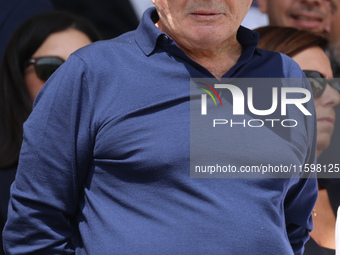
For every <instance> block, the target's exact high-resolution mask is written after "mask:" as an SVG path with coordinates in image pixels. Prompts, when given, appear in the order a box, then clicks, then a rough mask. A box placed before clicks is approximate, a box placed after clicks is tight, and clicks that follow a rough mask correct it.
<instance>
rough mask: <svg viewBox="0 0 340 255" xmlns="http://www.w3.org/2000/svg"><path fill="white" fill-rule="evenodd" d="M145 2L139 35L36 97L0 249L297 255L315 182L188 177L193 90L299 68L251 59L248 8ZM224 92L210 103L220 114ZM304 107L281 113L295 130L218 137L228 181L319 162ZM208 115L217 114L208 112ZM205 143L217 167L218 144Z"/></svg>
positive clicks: (63, 74) (102, 50)
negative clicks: (247, 172)
mask: <svg viewBox="0 0 340 255" xmlns="http://www.w3.org/2000/svg"><path fill="white" fill-rule="evenodd" d="M153 3H154V5H155V7H156V8H151V9H148V10H147V11H146V12H145V13H144V16H143V18H142V21H141V23H140V25H139V27H138V29H137V30H135V31H132V32H129V33H127V34H124V35H122V36H120V37H118V38H115V39H113V40H108V41H101V42H98V43H94V44H92V45H90V46H89V47H85V48H83V49H80V50H79V51H77V52H75V53H74V54H73V55H72V56H71V57H70V58H69V59H68V60H67V61H66V62H65V64H63V65H62V66H61V67H60V68H59V69H58V70H57V71H56V72H55V73H54V74H53V75H52V76H51V78H50V79H49V80H48V82H47V83H46V85H45V86H44V87H43V89H42V90H41V93H40V94H39V95H38V97H37V99H36V102H35V105H34V110H33V112H32V114H31V116H30V117H29V119H28V120H27V122H26V123H25V126H24V142H23V146H22V150H21V156H20V162H19V167H18V174H17V177H16V180H15V182H14V184H13V186H12V189H11V201H10V206H9V214H8V215H9V217H8V221H7V224H6V226H5V230H4V246H5V249H6V251H7V253H8V254H30V253H31V254H74V253H75V254H91V255H92V254H101V255H102V254H162V255H164V254H169V255H170V254H171V255H173V254H242V255H244V254H252V255H254V254H258V255H263V254H285V255H288V254H301V253H302V251H303V244H304V243H305V242H306V240H307V239H308V233H309V231H310V230H311V229H312V220H311V217H310V216H311V211H312V208H313V206H314V203H315V200H316V194H317V186H316V180H315V178H314V177H315V176H314V175H312V174H311V175H310V174H308V173H307V174H306V175H304V178H275V179H273V178H243V177H242V178H193V177H191V176H190V169H191V168H190V167H191V166H190V164H191V163H193V162H191V161H192V158H191V156H192V155H190V154H191V153H192V152H191V148H190V147H191V146H190V143H191V135H192V134H191V133H195V132H196V131H197V130H195V132H191V131H192V130H191V129H190V126H191V125H192V124H191V123H190V119H191V118H190V115H191V114H190V108H191V106H190V104H191V102H190V101H192V100H191V98H192V97H191V92H190V86H191V84H192V83H191V82H190V80H191V78H204V79H205V78H209V79H212V80H215V81H216V83H218V82H219V81H222V80H223V79H226V78H252V79H253V78H268V77H296V78H299V77H300V78H301V77H304V76H303V74H302V71H301V70H300V68H299V67H298V65H297V64H296V63H295V62H293V61H292V60H291V59H289V58H288V57H285V56H283V55H281V54H279V53H272V52H267V51H263V50H259V49H257V48H256V45H257V41H258V37H257V34H256V33H255V32H252V31H250V30H248V29H246V28H244V27H241V26H240V24H241V21H242V19H243V18H244V16H245V15H246V13H247V11H248V9H249V7H250V5H251V0H211V1H203V0H202V1H197V0H153ZM202 84H203V85H204V84H205V82H203V83H202ZM202 84H201V85H202ZM299 84H301V86H304V85H303V84H304V83H299ZM203 85H202V86H203ZM267 85H268V86H269V87H268V86H264V87H266V88H267V89H268V88H269V89H270V91H271V86H272V85H271V83H269V84H267ZM204 86H206V88H212V87H211V86H210V85H209V84H206V85H204ZM260 87H261V86H260ZM260 87H259V89H260ZM264 87H263V86H262V87H261V89H263V90H265V88H264ZM213 89H214V88H213ZM299 89H301V90H303V91H307V92H308V93H310V92H309V87H308V86H306V87H301V88H299ZM206 90H207V89H206ZM197 91H202V90H199V89H196V90H194V93H197ZM225 91H226V90H224V92H225ZM267 91H268V90H267ZM224 92H223V91H222V92H221V93H220V91H219V94H218V93H216V95H217V96H218V98H220V99H221V104H222V103H223V104H224V105H228V104H230V103H231V101H228V100H226V99H227V98H228V96H227V95H225V94H224ZM257 92H258V91H257ZM308 93H307V94H308ZM267 94H268V93H267ZM216 95H215V96H216ZM257 95H258V94H257ZM260 95H263V96H261V98H260V100H257V101H258V102H257V103H259V104H260V105H258V104H257V105H256V107H257V109H266V108H261V103H264V102H265V101H271V100H272V97H269V98H268V99H266V97H265V96H264V94H262V92H261V91H260ZM193 98H194V100H193V102H194V106H197V105H200V104H201V100H200V99H201V96H199V97H196V95H193ZM197 98H198V99H199V100H196V99H197ZM202 98H203V96H202ZM307 101H308V100H307ZM307 101H305V103H304V104H301V105H299V107H300V109H301V108H302V107H304V108H305V109H304V110H306V111H307V112H309V113H311V115H310V116H306V115H304V114H303V113H302V112H301V111H300V109H299V108H298V107H294V105H291V106H292V107H290V108H289V109H287V113H286V114H287V115H288V118H289V119H293V118H294V119H296V120H298V122H299V123H298V125H297V126H296V127H294V129H293V128H287V127H282V126H279V127H278V126H277V125H276V122H275V126H274V120H272V122H269V125H268V124H267V125H265V126H262V127H256V128H253V126H255V124H254V123H255V122H253V121H252V120H248V117H250V115H248V116H245V117H244V118H247V121H248V122H247V123H248V125H247V127H245V126H243V125H242V124H241V125H240V122H239V125H238V126H236V127H230V126H228V127H227V126H224V127H223V128H222V127H219V128H218V129H216V131H217V130H218V131H217V132H218V133H220V136H219V137H220V138H221V139H220V140H219V141H217V145H218V146H219V148H222V150H219V151H218V155H220V156H221V157H223V160H225V162H226V163H228V162H229V163H230V164H231V163H232V164H233V166H232V169H235V171H236V172H239V171H240V170H241V169H242V167H243V169H245V168H246V167H247V166H249V164H252V163H253V164H255V163H256V164H258V165H260V163H261V166H262V164H263V165H266V166H267V167H272V168H273V167H278V166H279V165H281V167H282V166H286V165H288V164H290V165H291V166H293V167H295V170H296V167H299V166H303V165H304V164H313V163H315V117H314V108H313V102H312V100H309V101H308V102H307ZM196 102H197V104H196ZM209 102H212V100H210V101H209ZM254 103H255V102H254ZM209 106H210V104H209ZM262 106H264V107H267V105H266V104H264V105H262ZM194 108H195V107H194ZM279 108H280V107H278V111H280V109H279ZM215 109H216V111H218V110H219V109H223V108H222V107H214V108H209V109H208V110H209V114H210V113H213V112H214V110H215ZM225 109H226V111H228V109H229V108H228V109H227V108H225ZM200 116H201V115H200ZM211 116H212V115H211ZM208 117H209V116H208ZM224 117H225V116H224ZM236 117H237V116H236ZM236 117H235V118H236ZM202 119H204V118H203V117H202ZM194 121H197V120H196V119H195V120H194ZM198 121H201V119H200V118H198ZM194 123H196V122H194ZM242 123H246V122H245V121H244V122H242ZM201 124H202V127H203V126H204V121H201V122H199V124H198V125H193V126H195V127H198V128H200V126H201ZM250 124H251V125H250ZM209 127H210V126H209ZM203 138H204V137H203ZM204 139H205V138H204ZM205 145H206V146H207V147H206V148H205V149H206V151H205V153H206V154H208V155H210V154H211V155H212V154H214V157H216V155H217V154H215V152H217V151H216V150H215V147H214V146H215V145H216V144H209V143H207V144H205ZM196 152H197V151H195V153H196ZM211 152H214V153H211ZM195 153H192V154H195ZM197 153H199V151H198V152H197ZM202 155H203V153H202V154H199V156H198V157H197V158H198V159H201V156H202ZM196 156H197V155H196ZM197 158H196V159H197ZM292 163H294V165H292ZM223 169H224V168H223ZM203 177H205V176H203ZM234 177H237V176H234Z"/></svg>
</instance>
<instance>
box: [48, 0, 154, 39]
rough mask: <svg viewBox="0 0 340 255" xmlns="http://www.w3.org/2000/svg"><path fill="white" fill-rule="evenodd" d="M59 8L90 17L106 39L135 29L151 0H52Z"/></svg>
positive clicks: (150, 4)
mask: <svg viewBox="0 0 340 255" xmlns="http://www.w3.org/2000/svg"><path fill="white" fill-rule="evenodd" d="M51 2H52V3H53V5H54V7H55V8H56V9H57V10H65V11H70V12H72V13H76V14H78V15H81V16H83V17H86V18H88V19H89V20H91V21H92V23H93V24H94V25H95V26H96V27H97V29H99V31H100V32H101V34H102V35H103V37H104V38H105V39H111V38H114V37H117V36H119V35H121V34H123V33H125V32H128V31H131V30H135V29H136V28H137V26H138V24H139V21H140V19H141V18H142V14H143V12H144V11H145V10H146V9H147V8H149V7H151V6H153V4H152V1H151V0H124V1H122V0H110V1H107V0H51Z"/></svg>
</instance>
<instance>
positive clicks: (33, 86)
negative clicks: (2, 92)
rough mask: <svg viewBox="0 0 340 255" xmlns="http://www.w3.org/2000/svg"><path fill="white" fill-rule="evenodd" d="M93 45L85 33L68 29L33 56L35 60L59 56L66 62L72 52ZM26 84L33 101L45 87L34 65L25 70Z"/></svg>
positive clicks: (57, 33)
mask: <svg viewBox="0 0 340 255" xmlns="http://www.w3.org/2000/svg"><path fill="white" fill-rule="evenodd" d="M90 43H91V40H90V39H89V38H88V37H87V35H85V34H84V33H82V32H80V31H78V30H76V29H72V28H71V29H68V30H65V31H61V32H56V33H52V34H51V35H50V36H49V37H47V38H46V40H45V41H44V43H43V44H42V45H41V46H40V47H39V48H38V50H37V51H36V52H35V53H34V54H33V55H32V57H33V58H38V57H48V56H57V57H60V58H62V59H64V60H66V59H67V58H68V57H69V56H70V54H71V53H72V52H74V51H75V50H77V49H79V48H81V47H83V46H86V45H88V44H90ZM25 82H26V85H27V88H28V91H29V94H30V97H31V99H32V101H34V99H35V97H36V96H37V94H38V92H39V91H40V89H41V88H42V86H43V85H44V83H45V82H44V81H42V80H40V79H39V78H38V77H37V75H36V73H35V70H34V65H29V66H28V67H27V68H26V70H25Z"/></svg>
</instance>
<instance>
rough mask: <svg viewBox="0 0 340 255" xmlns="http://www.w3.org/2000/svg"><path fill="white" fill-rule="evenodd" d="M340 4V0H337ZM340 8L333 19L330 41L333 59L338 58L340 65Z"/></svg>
mask: <svg viewBox="0 0 340 255" xmlns="http://www.w3.org/2000/svg"><path fill="white" fill-rule="evenodd" d="M337 1H338V3H339V4H340V0H337ZM339 24H340V9H337V10H336V12H335V14H334V17H333V20H332V27H331V33H330V37H329V42H330V51H331V54H332V57H333V60H336V62H337V64H338V65H340V26H339Z"/></svg>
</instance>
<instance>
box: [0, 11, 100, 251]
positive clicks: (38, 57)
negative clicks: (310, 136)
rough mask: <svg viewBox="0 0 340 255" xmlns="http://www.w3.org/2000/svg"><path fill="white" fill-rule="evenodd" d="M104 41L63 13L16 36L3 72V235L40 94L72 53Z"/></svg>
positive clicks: (36, 20)
mask: <svg viewBox="0 0 340 255" xmlns="http://www.w3.org/2000/svg"><path fill="white" fill-rule="evenodd" d="M99 39H100V35H99V33H98V32H97V30H96V29H95V28H94V27H93V25H92V24H91V23H89V21H87V20H86V19H84V18H82V17H79V16H75V15H72V14H69V13H66V12H60V11H51V12H46V13H43V14H39V15H36V16H34V17H32V18H30V19H29V20H28V21H26V22H25V23H23V24H22V25H21V26H20V27H19V28H18V29H17V30H16V31H15V32H14V33H13V35H12V37H11V39H10V41H9V43H8V45H7V48H6V51H5V55H4V59H3V62H2V65H1V71H0V194H1V199H0V232H2V229H3V226H4V223H5V221H6V217H7V205H8V199H9V187H10V185H11V183H12V182H13V180H14V176H15V173H16V165H17V161H18V156H19V150H20V146H21V142H22V136H23V131H22V126H23V123H24V121H25V120H26V119H27V117H28V115H29V114H30V113H31V110H32V104H33V101H34V99H35V97H36V95H37V93H38V92H39V90H40V89H41V88H42V86H43V85H44V83H45V82H46V80H47V79H48V78H49V77H50V76H51V75H52V73H53V72H54V71H55V70H56V69H57V68H58V67H59V66H60V65H61V64H62V63H63V62H64V61H65V60H66V59H67V58H68V57H69V55H70V54H71V53H72V52H73V51H75V50H77V49H79V48H81V47H83V46H85V45H88V44H90V43H92V42H94V41H97V40H99ZM0 254H2V251H1V250H0Z"/></svg>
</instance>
